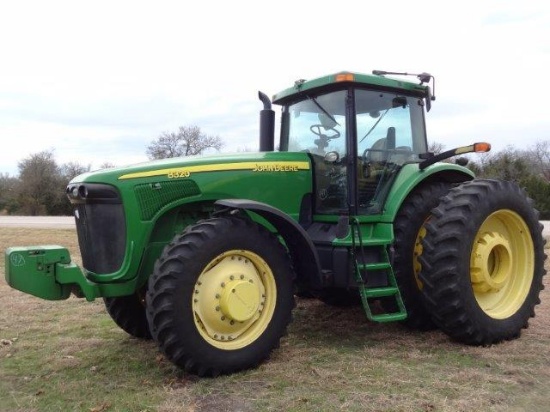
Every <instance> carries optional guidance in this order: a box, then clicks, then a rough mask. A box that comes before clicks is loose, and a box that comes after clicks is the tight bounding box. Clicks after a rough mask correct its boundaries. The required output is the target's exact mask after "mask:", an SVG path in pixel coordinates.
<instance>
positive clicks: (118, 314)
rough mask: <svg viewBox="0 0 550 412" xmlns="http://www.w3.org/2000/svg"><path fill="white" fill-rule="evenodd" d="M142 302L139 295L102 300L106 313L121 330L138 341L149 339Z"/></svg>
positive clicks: (143, 298) (143, 303)
mask: <svg viewBox="0 0 550 412" xmlns="http://www.w3.org/2000/svg"><path fill="white" fill-rule="evenodd" d="M144 300H145V296H142V295H141V294H140V293H136V294H134V295H129V296H120V297H115V298H103V301H104V302H105V308H106V309H107V313H108V314H109V315H110V316H111V318H112V319H113V320H114V321H115V323H116V324H117V325H118V326H120V328H121V329H122V330H124V331H125V332H126V333H128V334H130V335H132V336H134V337H136V338H139V339H151V332H150V331H149V324H148V323H147V316H146V314H145V302H144Z"/></svg>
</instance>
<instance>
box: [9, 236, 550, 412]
mask: <svg viewBox="0 0 550 412" xmlns="http://www.w3.org/2000/svg"><path fill="white" fill-rule="evenodd" d="M52 243H55V244H61V245H64V246H68V247H69V249H70V250H71V253H72V255H73V258H75V260H77V261H78V248H77V244H76V234H75V232H74V231H73V230H51V229H50V230H48V229H44V230H35V229H12V228H0V249H1V250H4V249H5V248H6V247H7V246H16V245H32V244H52ZM0 266H1V268H0V270H1V271H2V273H3V272H4V270H3V267H4V257H3V255H2V257H1V260H0ZM548 283H549V281H548V279H546V284H548ZM548 289H549V288H547V289H546V290H544V291H543V293H542V302H543V303H542V304H541V305H540V306H538V308H537V316H536V317H535V318H534V319H532V320H531V322H530V327H529V328H528V329H527V330H525V331H524V332H523V334H522V336H521V338H520V339H517V340H514V341H511V342H505V343H502V344H499V345H495V346H491V347H468V346H463V345H460V344H456V343H453V342H451V341H449V339H448V338H447V336H446V335H444V334H443V333H441V332H439V331H433V332H424V333H420V332H413V331H410V330H407V329H405V328H403V327H402V326H400V325H396V324H372V323H370V322H368V321H367V320H366V318H365V316H364V314H363V312H362V310H361V309H360V308H352V309H335V308H331V307H328V306H325V305H324V304H322V303H320V302H318V301H314V300H298V304H297V307H296V310H295V313H294V322H293V324H292V325H291V327H290V329H289V334H288V336H286V337H285V338H284V339H283V341H282V343H281V347H280V348H279V349H278V350H276V351H275V352H274V353H273V354H272V356H271V358H270V359H269V360H268V361H267V362H264V363H263V364H262V365H261V366H260V367H259V368H258V369H256V370H252V371H247V372H243V373H239V374H235V375H231V376H225V377H220V378H216V379H198V378H196V377H194V376H189V375H187V374H184V373H182V372H181V371H180V370H178V369H177V368H175V367H173V366H172V365H171V364H170V363H168V362H167V361H166V360H165V359H164V357H163V356H162V355H160V354H159V353H158V350H157V348H156V346H155V344H154V343H153V342H150V341H140V340H137V339H134V338H132V337H130V336H128V335H127V334H126V333H125V332H123V331H122V330H120V329H119V328H118V327H117V326H116V325H115V324H114V323H113V322H112V321H111V319H110V318H109V316H108V315H107V314H106V312H105V310H104V306H103V301H101V300H98V301H95V302H92V303H88V302H86V301H85V300H82V299H76V298H73V297H71V298H70V299H69V300H67V301H61V302H48V301H44V300H41V299H38V298H34V297H31V296H28V295H25V294H23V293H20V292H18V291H15V290H12V289H11V288H9V287H8V286H7V285H6V283H5V281H4V279H3V276H2V277H1V280H0V308H1V309H0V411H57V410H59V411H93V412H103V411H165V412H166V411H224V410H225V411H338V410H342V411H472V410H480V411H502V410H506V411H508V410H510V411H523V410H525V411H542V410H550V405H549V403H548V386H549V384H550V293H549V292H548Z"/></svg>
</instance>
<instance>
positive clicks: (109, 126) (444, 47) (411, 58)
mask: <svg viewBox="0 0 550 412" xmlns="http://www.w3.org/2000/svg"><path fill="white" fill-rule="evenodd" d="M373 69H383V70H392V71H408V72H413V73H414V72H423V71H427V72H429V73H431V74H433V75H435V77H436V90H435V92H436V95H437V101H436V102H435V103H434V106H433V108H432V111H431V112H430V113H429V114H428V117H427V122H428V138H429V140H430V141H437V142H439V143H442V144H444V145H445V146H446V147H447V148H451V147H454V146H458V145H462V144H469V143H473V142H475V141H489V142H491V143H492V144H493V148H494V149H496V150H502V149H503V148H505V147H506V146H508V145H514V146H515V147H530V146H532V145H533V144H534V143H535V142H538V141H546V140H550V102H549V100H550V85H549V80H548V79H547V77H548V72H549V71H550V2H549V1H548V0H544V1H538V0H532V1H517V0H514V1H502V0H501V1H477V2H470V1H467V2H466V1H465V2H453V3H451V2H444V1H421V2H417V1H395V0H394V1H380V2H376V3H375V2H370V1H365V0H363V1H357V2H355V1H347V2H341V1H335V2H326V1H319V0H317V1H299V0H292V1H289V0H277V1H270V2H267V1H250V0H247V1H239V0H233V1H208V0H202V1H173V2H169V1H158V0H157V1H154V2H153V1H151V2H144V1H136V0H133V1H115V0H110V1H97V0H96V1H93V2H91V1H88V2H82V1H77V0H71V1H56V0H49V1H25V0H17V1H9V2H8V1H3V2H2V3H1V5H0V142H1V144H2V148H1V150H0V173H9V174H10V175H17V173H18V168H17V163H18V162H19V161H20V160H22V159H24V158H26V157H27V156H29V155H30V154H32V153H36V152H39V151H42V150H54V153H55V157H56V159H57V161H58V163H60V164H62V163H66V162H71V161H73V162H80V163H82V164H84V165H88V164H90V165H91V166H92V168H97V167H99V166H100V165H101V164H103V163H105V162H110V163H114V164H116V165H119V166H122V165H125V164H129V163H135V162H141V161H145V160H146V159H147V157H146V155H145V150H146V147H147V145H148V144H149V143H150V142H151V141H152V140H154V139H155V138H157V137H158V136H159V134H160V133H162V132H164V131H174V130H176V129H177V127H178V126H181V125H197V126H199V127H200V128H201V129H202V131H203V132H205V133H206V134H210V135H219V136H220V137H222V138H223V140H224V141H225V148H224V149H223V150H224V151H236V150H243V149H245V148H246V149H256V148H257V141H258V138H257V136H258V111H259V110H260V109H261V104H260V102H259V101H258V100H257V91H258V90H262V91H264V92H265V93H267V94H268V95H270V96H271V95H273V94H274V93H276V92H278V91H280V90H282V89H285V88H287V87H289V86H292V85H293V83H294V81H295V80H296V79H300V78H304V79H312V78H315V77H318V76H322V75H325V74H330V73H334V72H338V71H343V70H349V71H356V72H365V73H368V72H370V71H372V70H373ZM277 116H278V112H277ZM278 120H279V117H277V121H278Z"/></svg>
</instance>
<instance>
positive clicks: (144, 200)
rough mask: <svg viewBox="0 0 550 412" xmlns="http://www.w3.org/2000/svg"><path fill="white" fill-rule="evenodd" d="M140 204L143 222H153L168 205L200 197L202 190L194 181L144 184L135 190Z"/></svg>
mask: <svg viewBox="0 0 550 412" xmlns="http://www.w3.org/2000/svg"><path fill="white" fill-rule="evenodd" d="M134 191H135V194H136V198H137V201H138V204H139V211H140V214H141V220H151V219H152V218H153V216H154V215H155V214H156V213H157V212H158V211H159V210H160V209H161V208H162V207H164V206H166V205H167V204H169V203H171V202H173V201H175V200H179V199H183V198H184V197H190V196H195V195H200V193H201V192H200V189H199V187H198V186H197V184H196V183H195V181H193V180H175V181H172V182H162V183H144V184H141V185H137V186H136V187H135V188H134Z"/></svg>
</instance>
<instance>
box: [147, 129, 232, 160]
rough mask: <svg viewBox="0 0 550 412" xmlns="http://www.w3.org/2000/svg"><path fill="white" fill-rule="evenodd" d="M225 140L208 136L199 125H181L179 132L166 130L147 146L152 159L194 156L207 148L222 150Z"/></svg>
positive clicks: (148, 154)
mask: <svg viewBox="0 0 550 412" xmlns="http://www.w3.org/2000/svg"><path fill="white" fill-rule="evenodd" d="M222 146H223V142H222V140H221V138H220V137H219V136H207V135H205V134H204V133H202V132H201V129H200V128H199V127H198V126H180V128H179V129H178V131H177V132H164V133H162V134H161V135H160V136H159V137H158V138H157V139H156V140H154V141H152V142H151V144H150V145H149V146H148V147H147V156H149V158H150V159H166V158H169V157H179V156H193V155H199V154H202V153H203V152H204V151H205V150H206V149H216V150H220V149H221V148H222Z"/></svg>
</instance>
